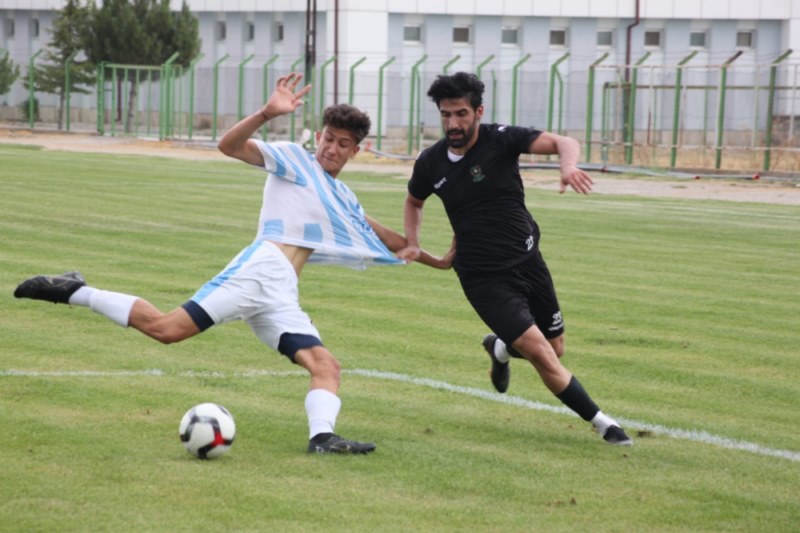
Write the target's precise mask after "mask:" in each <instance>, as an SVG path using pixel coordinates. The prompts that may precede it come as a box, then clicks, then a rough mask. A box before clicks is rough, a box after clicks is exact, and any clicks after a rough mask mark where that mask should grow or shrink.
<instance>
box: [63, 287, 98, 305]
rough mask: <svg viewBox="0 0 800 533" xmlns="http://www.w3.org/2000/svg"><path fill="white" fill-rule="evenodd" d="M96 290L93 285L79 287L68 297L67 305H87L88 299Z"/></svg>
mask: <svg viewBox="0 0 800 533" xmlns="http://www.w3.org/2000/svg"><path fill="white" fill-rule="evenodd" d="M96 290H97V289H95V288H94V287H86V286H83V287H81V288H80V289H78V290H77V291H75V292H73V293H72V296H70V297H69V305H82V306H83V307H89V299H90V298H91V297H92V294H94V292H95V291H96Z"/></svg>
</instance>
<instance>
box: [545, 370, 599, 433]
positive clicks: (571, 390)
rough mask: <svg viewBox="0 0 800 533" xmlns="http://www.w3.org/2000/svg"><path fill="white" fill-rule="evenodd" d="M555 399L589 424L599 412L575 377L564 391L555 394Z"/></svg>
mask: <svg viewBox="0 0 800 533" xmlns="http://www.w3.org/2000/svg"><path fill="white" fill-rule="evenodd" d="M556 398H558V399H559V400H561V401H562V402H564V405H566V406H567V407H569V408H570V409H572V410H573V411H575V412H576V413H578V416H580V417H581V418H583V419H584V420H586V421H587V422H590V421H591V420H592V418H594V415H596V414H597V412H598V411H599V410H600V408H599V407H597V404H595V403H594V402H593V401H592V399H591V398H590V397H589V394H588V393H587V392H586V391H585V390H584V389H583V385H581V382H580V381H578V379H577V378H576V377H575V376H572V379H571V380H570V381H569V385H567V388H566V389H564V390H563V391H561V393H559V394H556Z"/></svg>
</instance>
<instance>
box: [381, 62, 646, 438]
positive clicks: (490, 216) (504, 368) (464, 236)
mask: <svg viewBox="0 0 800 533" xmlns="http://www.w3.org/2000/svg"><path fill="white" fill-rule="evenodd" d="M483 90H484V86H483V82H481V81H480V80H479V79H478V77H477V76H475V75H474V74H467V73H464V72H458V73H456V74H453V75H449V76H448V75H440V76H438V77H437V78H436V81H434V82H433V84H432V85H431V87H430V89H429V91H428V96H429V97H430V98H431V99H432V100H433V101H434V103H436V106H437V107H438V108H439V114H440V118H441V122H442V128H443V130H444V133H445V137H444V139H442V140H440V141H439V142H437V143H436V144H434V145H433V146H431V147H430V148H428V149H426V150H424V151H423V152H422V153H421V154H420V155H419V157H418V158H417V161H416V163H415V164H414V171H413V174H412V176H411V180H410V181H409V183H408V196H407V198H406V202H405V206H404V219H405V231H406V238H407V243H408V246H407V247H406V248H405V249H403V250H401V251H400V252H398V254H397V255H398V257H400V258H401V259H405V260H406V261H413V260H415V259H416V258H417V257H418V254H419V253H420V247H419V229H420V225H421V223H422V209H423V206H424V204H425V200H426V199H427V198H428V197H429V196H430V195H431V194H435V195H437V196H438V197H439V198H440V199H441V200H442V203H443V204H444V208H445V211H446V212H447V216H448V218H449V219H450V224H451V225H452V227H453V231H454V232H455V243H456V255H455V260H454V262H453V268H454V269H455V271H456V273H457V274H458V278H459V281H460V282H461V286H462V288H463V290H464V294H465V295H466V297H467V300H469V302H470V304H472V307H473V308H474V309H475V311H477V313H478V315H479V316H480V317H481V319H482V320H483V321H484V323H486V325H487V326H489V329H491V331H492V333H491V334H489V335H487V336H486V337H484V339H483V347H484V349H485V350H486V351H487V352H488V354H489V357H490V358H491V360H492V370H491V378H492V383H493V385H494V386H495V388H496V389H497V390H498V391H499V392H505V391H506V390H507V388H508V382H509V368H508V361H509V358H510V357H519V358H524V359H527V360H528V361H529V362H530V363H531V364H532V365H533V367H534V368H535V369H536V371H537V372H538V373H539V376H540V377H541V379H542V381H543V382H544V384H545V386H546V387H547V388H548V389H549V390H550V391H551V392H552V393H553V394H554V395H555V396H556V397H558V399H559V400H561V401H562V402H563V403H564V404H565V405H566V406H567V407H569V408H570V409H572V410H573V411H575V412H576V413H577V414H578V415H579V416H580V417H581V418H583V419H584V420H586V421H588V422H591V423H592V424H593V425H594V426H595V428H597V431H598V432H599V433H600V435H601V436H602V437H603V439H605V440H606V441H607V442H609V443H611V444H617V445H623V446H630V445H631V444H633V441H632V440H631V439H630V438H629V437H628V436H627V435H626V434H625V432H624V431H623V430H622V428H621V427H620V426H619V424H617V422H616V421H614V420H613V419H612V418H610V417H608V416H607V415H605V414H604V413H603V412H602V411H600V409H599V408H598V407H597V405H596V404H595V403H594V401H592V399H591V398H590V397H589V395H588V394H587V392H586V391H585V390H584V388H583V386H581V384H580V382H579V381H578V380H577V379H576V378H575V376H573V375H572V373H570V372H569V371H568V370H567V369H566V368H565V367H564V366H563V365H562V364H561V361H560V357H561V355H562V354H563V353H564V323H563V320H562V316H561V310H560V308H559V305H558V299H557V298H556V292H555V287H554V285H553V280H552V278H551V277H550V272H549V271H548V269H547V265H546V264H545V262H544V260H543V258H542V255H541V253H540V251H539V239H540V233H539V227H538V225H537V224H536V222H535V221H534V220H533V217H532V216H531V214H530V212H529V211H528V209H527V208H526V207H525V192H524V189H523V185H522V179H521V178H520V174H519V156H520V154H523V153H533V154H554V155H555V154H557V155H558V156H559V159H560V169H561V186H560V190H561V192H562V193H563V192H564V191H565V190H566V188H567V187H568V186H569V187H571V188H572V189H574V190H575V191H576V192H578V193H582V194H587V193H588V192H589V191H590V190H591V186H592V180H591V178H590V177H589V176H588V175H587V174H586V173H585V172H583V171H582V170H580V169H579V168H578V167H577V166H576V165H577V162H578V156H579V150H580V147H579V145H578V142H577V141H575V140H574V139H571V138H569V137H564V136H561V135H556V134H553V133H548V132H542V131H538V130H535V129H531V128H523V127H516V126H505V125H498V124H481V118H482V117H483V112H484V108H483Z"/></svg>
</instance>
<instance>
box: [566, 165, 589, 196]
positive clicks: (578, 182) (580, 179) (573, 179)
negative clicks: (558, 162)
mask: <svg viewBox="0 0 800 533" xmlns="http://www.w3.org/2000/svg"><path fill="white" fill-rule="evenodd" d="M593 183H594V182H593V181H592V178H590V177H589V174H587V173H586V172H584V171H583V170H581V169H579V168H578V167H576V166H566V167H561V186H560V188H559V191H558V192H559V193H561V194H563V193H564V191H566V190H567V186H570V187H572V189H573V190H574V191H575V192H578V193H581V194H589V192H590V191H591V190H592V184H593Z"/></svg>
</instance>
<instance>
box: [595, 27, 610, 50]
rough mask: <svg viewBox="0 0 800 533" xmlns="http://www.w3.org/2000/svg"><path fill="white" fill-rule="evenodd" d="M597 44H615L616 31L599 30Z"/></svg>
mask: <svg viewBox="0 0 800 533" xmlns="http://www.w3.org/2000/svg"><path fill="white" fill-rule="evenodd" d="M597 46H604V47H611V46H614V32H613V31H612V30H598V31H597Z"/></svg>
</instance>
